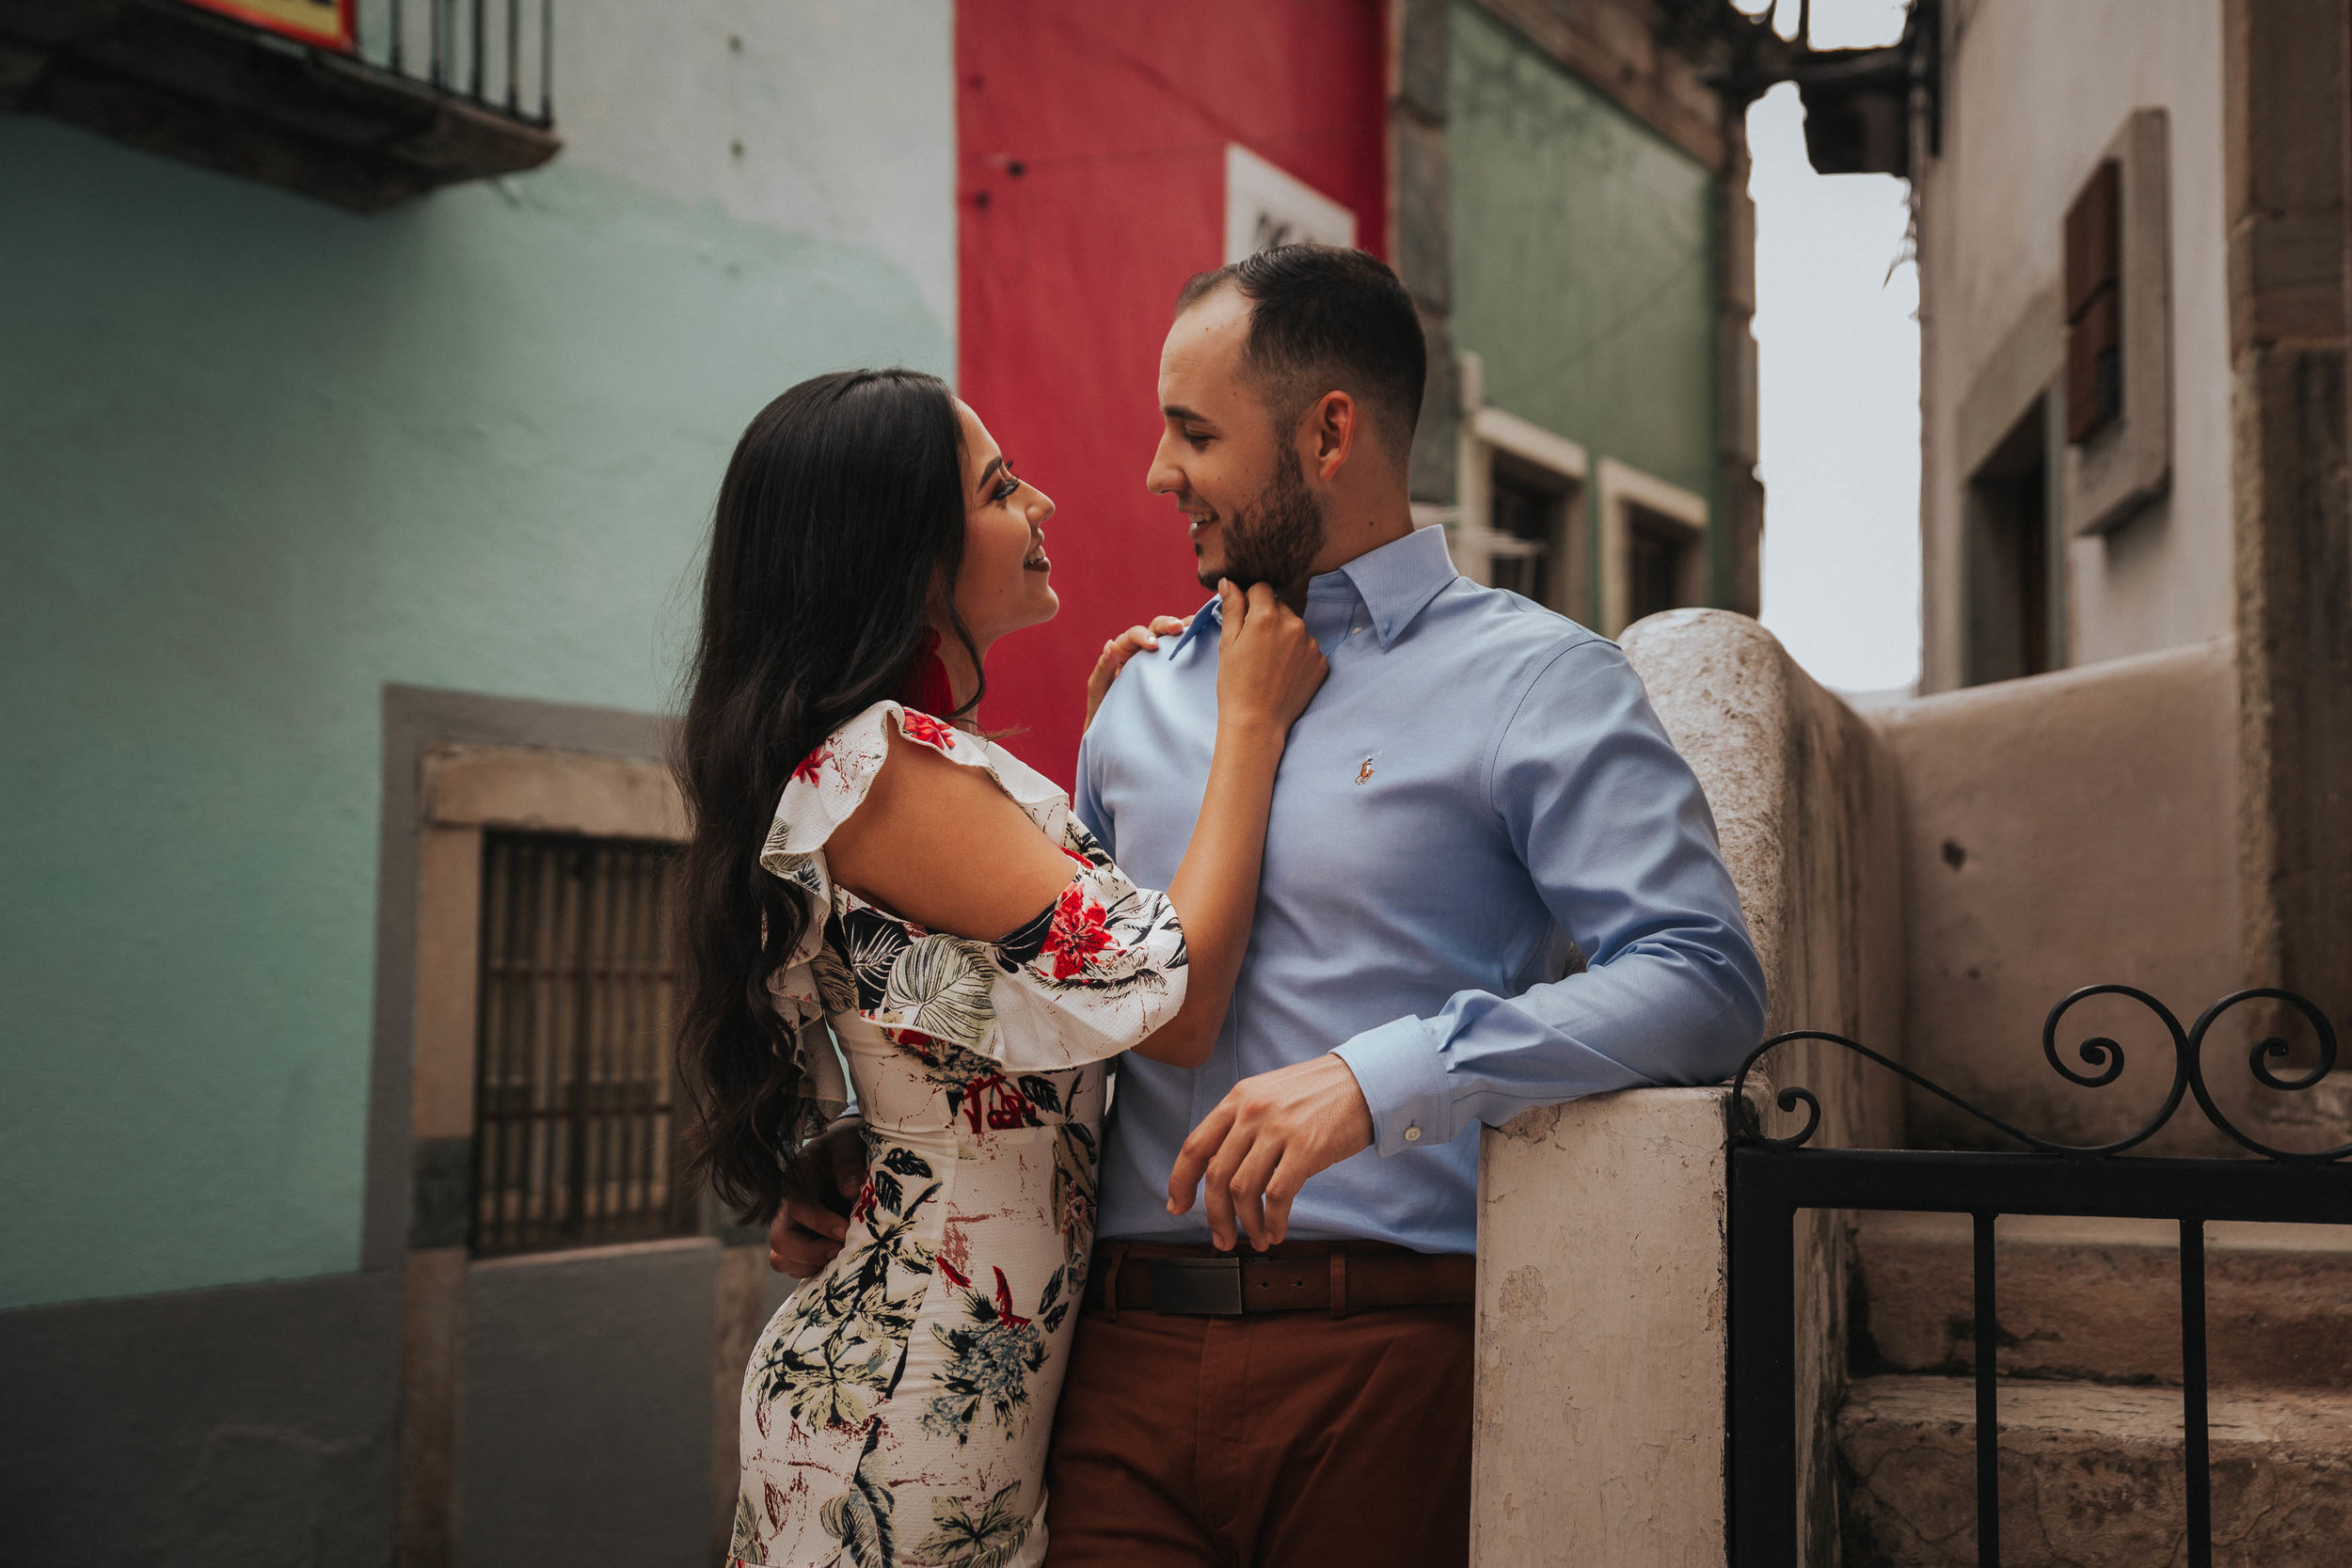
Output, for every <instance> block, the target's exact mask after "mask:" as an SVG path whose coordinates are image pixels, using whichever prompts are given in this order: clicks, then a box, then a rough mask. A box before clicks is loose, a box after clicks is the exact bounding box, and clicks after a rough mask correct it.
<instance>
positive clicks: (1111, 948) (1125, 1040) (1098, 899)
mask: <svg viewBox="0 0 2352 1568" xmlns="http://www.w3.org/2000/svg"><path fill="white" fill-rule="evenodd" d="M1072 828H1073V831H1074V833H1073V836H1075V837H1077V838H1078V839H1080V840H1082V841H1083V845H1082V847H1083V849H1086V850H1091V849H1092V840H1091V839H1089V838H1087V836H1086V830H1085V829H1083V828H1079V827H1077V825H1076V824H1075V823H1074V822H1073V824H1072ZM1072 853H1073V858H1077V859H1079V860H1080V861H1081V862H1082V863H1083V865H1084V869H1082V870H1080V871H1079V873H1078V874H1077V876H1075V877H1074V878H1073V879H1071V882H1070V885H1069V886H1068V887H1065V888H1063V889H1062V890H1061V895H1060V896H1059V897H1057V898H1056V899H1055V900H1054V902H1053V904H1052V905H1051V906H1050V907H1049V908H1047V909H1044V910H1041V911H1039V913H1038V916H1037V918H1036V919H1034V920H1032V921H1030V922H1029V923H1028V924H1027V925H1026V926H1024V927H1022V928H1021V929H1020V930H1018V931H1015V932H1013V933H1012V934H1011V935H1009V936H1008V937H1006V938H1005V939H1004V940H1003V941H1001V942H995V943H993V944H992V946H993V953H994V957H995V958H996V963H997V967H998V970H999V975H998V978H997V981H996V986H995V1003H996V1017H997V1021H998V1024H999V1032H1000V1035H1001V1037H1002V1043H1001V1044H1000V1045H999V1046H998V1048H997V1049H996V1050H995V1051H993V1052H991V1053H990V1054H992V1055H994V1056H996V1057H997V1058H998V1059H999V1060H1001V1061H1003V1062H1004V1063H1005V1065H1006V1066H1008V1067H1016V1068H1024V1069H1047V1070H1050V1069H1055V1068H1065V1067H1072V1066H1074V1065H1076V1064H1078V1063H1080V1062H1089V1061H1098V1060H1100V1059H1102V1058H1103V1057H1105V1056H1115V1055H1117V1054H1118V1053H1120V1052H1121V1051H1125V1050H1128V1049H1129V1048H1131V1047H1133V1046H1136V1045H1137V1044H1140V1043H1141V1042H1142V1041H1143V1040H1144V1039H1145V1038H1147V1037H1149V1036H1150V1035H1151V1034H1152V1032H1153V1031H1154V1030H1157V1029H1159V1028H1161V1027H1162V1026H1163V1025H1165V1024H1166V1023H1168V1021H1169V1020H1171V1019H1173V1018H1174V1017H1175V1016H1176V1009H1177V1008H1179V1007H1181V1006H1184V979H1185V975H1186V974H1187V960H1186V958H1185V953H1184V927H1183V926H1182V925H1180V924H1179V923H1178V922H1177V919H1176V907H1175V906H1174V905H1173V904H1170V903H1169V902H1168V895H1167V894H1165V893H1155V892H1152V891H1151V890H1149V889H1146V888H1139V887H1137V886H1136V885H1135V883H1133V882H1131V881H1129V880H1128V879H1127V875H1126V873H1125V872H1123V871H1121V870H1120V869H1119V867H1117V866H1116V865H1113V864H1111V863H1109V862H1108V861H1107V860H1104V859H1101V858H1100V852H1099V851H1095V852H1094V853H1093V854H1092V855H1091V856H1089V855H1087V854H1084V853H1082V852H1081V851H1080V850H1079V849H1073V851H1072Z"/></svg>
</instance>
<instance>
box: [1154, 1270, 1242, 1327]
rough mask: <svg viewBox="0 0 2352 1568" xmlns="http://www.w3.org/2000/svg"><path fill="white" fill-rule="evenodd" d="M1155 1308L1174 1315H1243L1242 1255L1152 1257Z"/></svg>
mask: <svg viewBox="0 0 2352 1568" xmlns="http://www.w3.org/2000/svg"><path fill="white" fill-rule="evenodd" d="M1145 1261H1146V1262H1147V1263H1148V1264H1149V1265H1150V1269H1151V1282H1152V1311H1154V1312H1160V1313H1164V1314H1167V1315H1168V1316H1171V1317H1191V1318H1238V1317H1240V1316H1241V1259H1239V1258H1152V1259H1145Z"/></svg>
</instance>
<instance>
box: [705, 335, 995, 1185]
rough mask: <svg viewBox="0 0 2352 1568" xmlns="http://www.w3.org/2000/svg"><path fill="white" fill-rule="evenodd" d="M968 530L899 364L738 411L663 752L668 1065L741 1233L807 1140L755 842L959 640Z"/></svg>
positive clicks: (790, 942)
mask: <svg viewBox="0 0 2352 1568" xmlns="http://www.w3.org/2000/svg"><path fill="white" fill-rule="evenodd" d="M963 531H964V498H963V434H962V428H961V425H960V424H959V423H958V421H957V417H956V408H955V402H954V394H952V393H951V392H950V391H949V390H948V389H947V386H946V383H945V382H943V381H941V380H940V379H939V378H938V377H936V376H930V375H925V374H923V373H921V372H916V371H906V370H887V371H846V372H840V373H837V374H834V375H820V376H818V377H816V378H815V379H813V380H809V381H803V382H802V383H801V384H800V385H799V386H797V387H795V388H792V389H791V390H790V391H788V392H787V393H785V394H784V395H783V396H782V397H780V398H778V399H776V401H775V402H773V403H771V404H769V405H768V406H767V407H765V408H763V409H761V410H760V411H759V414H758V417H757V418H755V419H754V420H752V422H751V425H750V428H748V429H746V430H745V431H744V432H743V438H742V440H741V441H739V443H737V445H736V449H735V456H734V458H733V460H731V461H730V462H729V463H728V465H727V475H726V479H725V482H724V483H722V484H721V485H720V488H719V505H718V512H717V516H716V519H715V521H714V522H713V524H712V527H711V532H710V560H709V563H708V565H707V568H706V569H705V572H704V576H703V618H702V635H701V637H700V639H699V641H698V642H697V644H696V647H695V652H694V662H693V666H692V669H691V672H690V673H689V679H690V683H691V690H690V693H689V695H688V698H687V703H686V718H685V722H684V723H683V725H682V726H681V727H680V730H679V734H678V742H677V754H676V756H675V760H674V762H673V768H675V772H676V774H677V779H678V784H679V786H680V788H681V789H682V790H683V791H684V793H685V796H686V803H687V807H688V810H689V813H690V814H691V821H692V830H693V832H692V837H691V840H690V841H689V843H688V844H687V846H686V850H685V855H684V862H683V864H682V866H681V883H682V895H683V896H682V898H681V900H680V910H681V927H682V929H681V935H682V937H683V938H684V941H683V942H682V948H683V955H684V958H685V974H683V976H682V977H681V984H680V987H679V1007H678V1034H677V1059H678V1073H679V1078H680V1082H681V1085H682V1086H683V1088H684V1090H685V1096H686V1102H687V1106H688V1109H689V1114H690V1121H689V1125H688V1126H687V1128H686V1132H685V1141H686V1151H687V1156H688V1165H687V1172H688V1176H689V1179H690V1180H695V1179H699V1180H707V1181H708V1182H709V1183H710V1186H711V1190H712V1191H714V1192H715V1193H717V1194H718V1195H719V1196H720V1197H721V1198H722V1199H723V1201H725V1202H726V1203H727V1204H729V1205H730V1206H731V1207H733V1208H734V1209H735V1210H736V1211H737V1212H738V1213H739V1214H740V1215H741V1216H742V1218H743V1219H744V1220H745V1221H746V1222H749V1223H755V1224H764V1223H766V1222H767V1221H768V1220H769V1219H771V1217H773V1215H774V1214H775V1212H776V1210H777V1208H778V1207H779V1206H780V1205H781V1204H782V1202H783V1200H784V1198H785V1196H786V1195H787V1191H788V1190H789V1189H790V1187H791V1185H792V1183H793V1180H794V1175H793V1162H792V1161H791V1160H790V1159H789V1158H788V1156H789V1155H790V1154H791V1153H792V1151H793V1146H794V1144H795V1143H796V1141H797V1140H798V1138H799V1136H800V1135H801V1132H802V1094H801V1080H800V1072H799V1069H797V1067H796V1066H795V1062H794V1050H793V1039H792V1029H791V1026H790V1025H789V1024H787V1022H786V1021H785V1020H783V1019H782V1018H780V1017H778V1016H777V1014H776V1012H775V1010H774V1008H773V1006H771V1003H770V1000H769V994H768V979H769V976H770V975H771V974H774V973H775V972H776V971H777V970H778V969H779V968H781V967H783V965H784V962H785V960H786V959H787V958H788V957H789V956H790V955H791V953H792V950H793V948H794V946H795V945H796V944H797V943H798V942H800V940H801V937H802V934H803V930H804V929H805V927H806V923H807V915H806V914H805V912H804V910H803V905H802V903H801V902H799V901H798V899H797V898H796V896H795V895H791V894H790V893H788V892H787V890H786V888H785V886H784V884H783V883H782V882H780V881H778V880H777V879H775V878H774V877H772V876H771V875H769V874H768V873H767V872H765V871H763V870H761V869H760V864H759V852H760V847H761V846H762V844H763V843H764V841H765V840H766V838H767V836H768V830H769V826H770V823H771V819H772V817H773V816H774V814H775V809H776V800H777V798H778V797H779V796H780V795H781V794H782V793H783V791H784V786H785V783H786V781H787V779H789V778H790V777H791V774H792V769H793V768H794V766H795V765H796V764H798V763H799V762H800V761H801V760H802V759H803V757H805V756H807V755H808V753H809V752H812V751H814V750H816V748H817V745H818V742H819V741H821V740H823V739H824V737H825V736H827V735H829V734H831V733H832V732H833V731H834V729H835V728H837V727H838V726H839V725H841V724H842V723H843V722H845V721H848V720H849V719H850V718H852V717H854V716H855V715H856V714H858V713H859V712H861V711H862V710H864V709H865V708H866V707H868V706H870V705H873V704H875V703H877V702H880V701H882V700H883V699H884V698H889V697H896V696H898V694H899V693H900V692H901V691H902V690H903V689H905V687H906V684H907V680H908V675H909V673H910V671H911V670H912V668H913V666H914V661H915V659H916V658H917V657H921V655H922V654H923V652H924V646H925V635H924V634H925V630H926V628H927V626H929V625H930V620H931V617H932V615H933V613H934V612H935V611H938V612H943V613H944V614H945V616H946V620H947V622H948V624H949V626H951V627H952V628H953V629H954V632H955V635H956V637H957V639H958V640H959V641H961V642H962V644H963V646H964V648H965V651H966V652H967V653H972V652H974V649H973V643H972V639H971V635H970V633H969V632H967V631H966V630H965V629H964V627H963V625H962V623H961V620H959V619H958V618H957V617H956V613H955V585H956V577H957V573H958V571H959V570H960V569H961V565H962V563H963ZM973 665H974V667H975V668H976V669H977V666H978V658H977V655H976V656H975V657H974V658H973ZM978 701H979V698H978V694H977V693H975V694H974V696H973V699H972V702H971V703H968V704H966V705H965V710H968V709H969V708H970V707H971V706H972V705H974V704H977V702H978ZM816 1048H818V1049H827V1050H829V1049H831V1047H830V1045H821V1046H818V1047H816Z"/></svg>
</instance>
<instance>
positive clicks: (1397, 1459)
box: [1046, 1242, 1473, 1568]
mask: <svg viewBox="0 0 2352 1568" xmlns="http://www.w3.org/2000/svg"><path fill="white" fill-rule="evenodd" d="M1345 1245H1346V1248H1347V1255H1348V1259H1349V1260H1351V1261H1353V1262H1354V1263H1355V1265H1356V1267H1355V1272H1356V1274H1357V1275H1358V1277H1359V1280H1360V1281H1361V1282H1362V1283H1363V1284H1365V1285H1370V1284H1372V1283H1373V1281H1372V1280H1371V1279H1369V1278H1366V1277H1364V1276H1365V1275H1368V1274H1370V1273H1371V1272H1372V1267H1373V1266H1374V1264H1373V1259H1375V1258H1377V1257H1380V1256H1382V1255H1397V1256H1398V1258H1399V1261H1400V1263H1408V1264H1409V1263H1415V1262H1417V1263H1422V1264H1441V1265H1447V1266H1449V1267H1448V1271H1447V1272H1448V1274H1449V1277H1459V1278H1462V1279H1467V1276H1468V1259H1417V1257H1416V1255H1411V1254H1403V1253H1402V1249H1399V1248H1393V1247H1382V1246H1377V1245H1375V1244H1373V1243H1345ZM1243 1249H1244V1251H1245V1253H1246V1252H1247V1249H1248V1243H1246V1242H1245V1243H1243ZM1329 1251H1330V1247H1329V1246H1328V1245H1327V1244H1324V1243H1290V1244H1288V1245H1285V1246H1281V1247H1277V1248H1276V1249H1275V1250H1274V1253H1273V1256H1274V1257H1275V1258H1277V1259H1297V1260H1298V1262H1299V1263H1300V1264H1301V1265H1302V1267H1301V1268H1300V1269H1299V1270H1298V1271H1296V1272H1298V1273H1301V1274H1305V1273H1308V1272H1310V1271H1311V1273H1312V1274H1313V1275H1321V1274H1322V1272H1323V1267H1324V1265H1323V1259H1324V1258H1325V1257H1326V1256H1327V1254H1328V1252H1329ZM1170 1255H1181V1256H1191V1257H1205V1256H1208V1254H1207V1252H1206V1249H1202V1248H1183V1247H1166V1246H1158V1247H1153V1246H1145V1245H1142V1244H1137V1245H1135V1246H1133V1247H1124V1248H1122V1247H1120V1244H1119V1243H1105V1244H1104V1246H1103V1247H1101V1248H1099V1249H1098V1250H1097V1252H1096V1254H1095V1259H1094V1264H1093V1277H1092V1280H1091V1282H1090V1285H1089V1296H1088V1301H1087V1306H1086V1310H1085V1312H1084V1313H1083V1314H1082V1316H1081V1317H1080V1320H1079V1323H1078V1333H1077V1341H1076V1344H1075V1347H1074V1348H1073V1352H1072V1355H1071V1363H1070V1375H1069V1378H1068V1381H1067V1382H1066V1383H1065V1384H1064V1385H1063V1386H1062V1396H1061V1407H1060V1411H1059V1413H1058V1415H1057V1418H1056V1421H1055V1428H1054V1446H1053V1454H1052V1457H1051V1459H1050V1460H1049V1461H1048V1464H1047V1469H1046V1484H1047V1488H1048V1497H1049V1499H1050V1501H1049V1506H1048V1513H1047V1516H1046V1522H1047V1526H1048V1544H1047V1548H1046V1561H1047V1564H1048V1568H1114V1565H1116V1568H1179V1565H1183V1568H1203V1565H1210V1564H1214V1565H1216V1568H1310V1565H1317V1568H1320V1565H1324V1564H1344V1565H1345V1568H1390V1565H1391V1564H1393V1565H1395V1568H1406V1565H1408V1564H1410V1565H1413V1568H1424V1565H1431V1564H1436V1565H1443V1564H1449V1563H1465V1562H1467V1561H1468V1560H1469V1556H1470V1383H1471V1369H1472V1354H1473V1349H1472V1341H1471V1313H1472V1307H1471V1306H1470V1303H1469V1302H1468V1301H1467V1300H1463V1301H1458V1302H1451V1303H1448V1304H1446V1305H1438V1306H1411V1307H1367V1308H1362V1309H1353V1308H1351V1309H1349V1310H1346V1311H1345V1312H1344V1313H1343V1314H1340V1315H1335V1314H1334V1313H1333V1312H1332V1311H1331V1310H1330V1308H1329V1307H1328V1305H1327V1300H1328V1298H1327V1296H1323V1295H1322V1292H1321V1291H1317V1292H1316V1293H1317V1295H1318V1296H1320V1297H1321V1299H1320V1300H1319V1301H1318V1304H1317V1306H1316V1307H1314V1308H1312V1309H1302V1310H1290V1311H1273V1312H1250V1313H1248V1314H1247V1315H1243V1316H1235V1317H1200V1316H1190V1315H1175V1314H1163V1313H1158V1312H1153V1311H1152V1310H1150V1308H1149V1307H1138V1306H1135V1305H1129V1304H1130V1303H1133V1302H1136V1301H1137V1300H1138V1299H1139V1298H1140V1297H1141V1296H1142V1294H1143V1291H1142V1288H1141V1287H1140V1285H1138V1284H1137V1283H1136V1276H1137V1275H1138V1274H1139V1273H1140V1272H1141V1271H1140V1269H1139V1267H1138V1265H1139V1264H1142V1263H1144V1262H1146V1261H1147V1260H1148V1259H1150V1258H1151V1257H1152V1256H1161V1257H1167V1256H1170ZM1414 1272H1415V1273H1416V1275H1419V1274H1426V1273H1427V1272H1429V1271H1427V1270H1417V1271H1414ZM1106 1279H1120V1280H1122V1281H1123V1282H1122V1283H1121V1285H1120V1289H1119V1299H1120V1307H1119V1309H1118V1310H1117V1311H1115V1312H1114V1311H1112V1310H1109V1309H1108V1307H1107V1306H1106V1303H1105V1301H1104V1295H1105V1291H1104V1282H1105V1280H1106ZM1354 1293H1355V1294H1357V1295H1359V1296H1360V1295H1363V1294H1371V1293H1374V1292H1372V1291H1363V1290H1359V1291H1357V1292H1354ZM1393 1293H1406V1294H1410V1293H1414V1292H1411V1291H1402V1292H1393ZM1441 1293H1443V1292H1441ZM1453 1293H1458V1294H1463V1295H1466V1294H1467V1293H1468V1292H1467V1291H1466V1290H1464V1291H1457V1292H1453Z"/></svg>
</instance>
